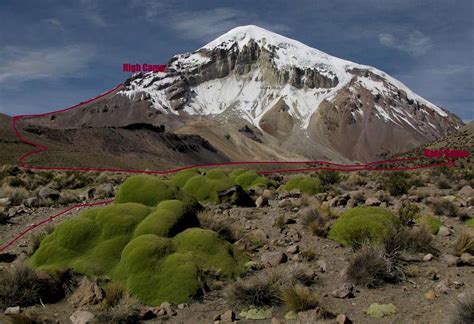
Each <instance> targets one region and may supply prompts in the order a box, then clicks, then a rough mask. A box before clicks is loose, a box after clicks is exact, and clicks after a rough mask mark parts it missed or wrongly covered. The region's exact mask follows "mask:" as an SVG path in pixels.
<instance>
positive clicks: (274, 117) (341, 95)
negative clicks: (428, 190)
mask: <svg viewBox="0 0 474 324" xmlns="http://www.w3.org/2000/svg"><path fill="white" fill-rule="evenodd" d="M119 95H124V96H126V97H127V98H129V99H130V100H132V101H137V100H148V101H150V102H151V104H152V106H153V107H154V108H155V109H157V110H158V112H160V113H162V114H172V115H176V116H177V117H178V116H190V117H191V119H192V118H193V116H194V117H195V118H198V119H199V120H201V121H202V120H203V118H205V119H206V120H208V121H209V122H211V123H212V124H213V127H222V128H228V129H240V128H241V127H244V126H245V127H247V129H248V130H250V131H251V132H252V133H253V135H255V134H257V135H258V136H259V137H261V138H260V142H261V143H264V144H267V145H270V146H272V145H273V146H275V147H278V148H279V149H283V150H284V151H288V152H292V153H294V154H296V155H299V156H303V157H308V158H319V157H325V158H328V159H336V160H341V159H348V160H360V161H367V160H373V159H375V158H377V157H381V156H384V155H389V154H392V153H396V152H398V151H401V150H406V149H409V148H411V147H414V146H417V145H419V144H421V143H424V142H427V141H430V140H433V139H436V138H439V137H441V136H444V135H446V134H447V133H449V132H451V131H453V130H455V129H456V128H458V127H459V125H460V124H461V122H460V121H459V119H457V118H456V117H455V116H454V115H452V114H450V113H448V112H447V111H445V110H443V109H441V108H439V107H437V106H436V105H434V104H432V103H430V102H429V101H427V100H425V99H423V98H422V97H420V96H419V95H417V94H415V93H414V92H413V91H411V90H410V89H409V88H407V87H406V86H405V85H404V84H403V83H401V82H400V81H398V80H396V79H394V78H392V77H390V76H389V75H387V74H386V73H384V72H382V71H380V70H378V69H376V68H373V67H370V66H365V65H360V64H356V63H353V62H350V61H346V60H342V59H339V58H336V57H333V56H331V55H329V54H326V53H324V52H321V51H319V50H317V49H314V48H311V47H309V46H307V45H305V44H303V43H301V42H298V41H296V40H292V39H290V38H287V37H284V36H281V35H278V34H275V33H273V32H270V31H268V30H265V29H263V28H260V27H257V26H242V27H237V28H235V29H232V30H230V31H229V32H227V33H226V34H224V35H222V36H220V37H218V38H217V39H215V40H213V41H211V42H210V43H208V44H206V45H205V46H203V47H201V48H200V49H198V50H197V51H195V52H193V53H186V54H179V55H175V56H174V57H173V58H171V60H170V61H169V63H168V65H167V69H166V72H155V73H153V72H150V73H146V74H136V75H134V76H133V77H132V78H130V79H129V80H127V82H126V84H125V88H124V89H123V90H122V91H121V92H120V93H119ZM183 131H186V130H183ZM188 131H190V130H188ZM193 131H197V130H196V128H194V129H193ZM244 133H245V132H244ZM205 134H206V132H205V131H204V130H203V127H200V135H201V136H203V137H205V138H206V136H205ZM247 135H248V134H247ZM257 135H255V136H257ZM208 137H211V136H208ZM208 140H210V139H209V138H208ZM210 141H211V140H210ZM211 143H212V141H211Z"/></svg>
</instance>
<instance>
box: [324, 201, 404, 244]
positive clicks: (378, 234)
mask: <svg viewBox="0 0 474 324" xmlns="http://www.w3.org/2000/svg"><path fill="white" fill-rule="evenodd" d="M396 222H397V218H396V217H395V215H393V214H392V213H391V212H390V211H389V210H387V209H385V208H381V207H365V206H360V207H355V208H351V209H349V210H347V211H345V212H344V213H342V214H341V216H339V218H338V219H337V220H336V222H335V223H334V225H333V226H332V228H331V230H330V231H329V235H328V237H329V238H330V239H331V240H334V241H336V242H339V243H341V244H344V245H357V244H361V243H363V242H370V243H380V242H381V241H382V240H383V239H384V238H385V236H386V235H387V234H388V232H389V231H390V230H391V228H392V226H394V225H395V224H396Z"/></svg>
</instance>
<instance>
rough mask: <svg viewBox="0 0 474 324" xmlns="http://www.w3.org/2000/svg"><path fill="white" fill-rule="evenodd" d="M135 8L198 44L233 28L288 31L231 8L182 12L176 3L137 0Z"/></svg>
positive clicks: (288, 28)
mask: <svg viewBox="0 0 474 324" xmlns="http://www.w3.org/2000/svg"><path fill="white" fill-rule="evenodd" d="M132 7H133V8H141V9H143V10H144V15H145V18H146V19H147V21H148V22H151V23H155V22H156V23H159V24H162V25H166V26H168V27H170V28H171V29H173V30H175V31H176V32H177V35H178V37H180V38H182V39H190V40H197V41H209V40H211V38H212V37H216V36H219V35H220V34H223V33H225V32H227V31H229V30H230V29H232V28H234V27H237V26H240V25H248V24H255V25H259V26H261V27H263V28H266V29H269V30H271V31H273V32H280V33H281V32H288V31H291V28H290V27H288V26H286V25H284V24H279V23H277V24H272V23H266V22H265V21H262V19H260V17H259V16H258V15H256V14H255V13H252V12H247V11H245V10H241V9H235V8H231V7H217V8H213V9H207V10H196V11H190V10H184V11H182V10H178V9H177V8H176V6H175V4H174V2H173V1H167V2H163V1H157V0H134V1H133V2H132Z"/></svg>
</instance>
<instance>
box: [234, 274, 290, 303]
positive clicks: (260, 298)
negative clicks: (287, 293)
mask: <svg viewBox="0 0 474 324" xmlns="http://www.w3.org/2000/svg"><path fill="white" fill-rule="evenodd" d="M281 284H282V276H281V275H279V274H277V273H276V272H274V271H265V272H261V273H259V274H257V275H255V276H253V277H250V278H245V279H241V280H239V281H237V282H236V283H234V284H232V285H230V286H229V287H228V288H227V289H226V299H227V301H228V303H229V304H231V305H232V306H236V307H267V306H276V305H279V304H280V302H281V300H280V287H281Z"/></svg>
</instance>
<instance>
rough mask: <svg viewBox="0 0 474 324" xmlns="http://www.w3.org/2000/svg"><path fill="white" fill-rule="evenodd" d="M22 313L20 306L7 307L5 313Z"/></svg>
mask: <svg viewBox="0 0 474 324" xmlns="http://www.w3.org/2000/svg"><path fill="white" fill-rule="evenodd" d="M14 314H20V306H14V307H7V308H6V309H5V315H14Z"/></svg>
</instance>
